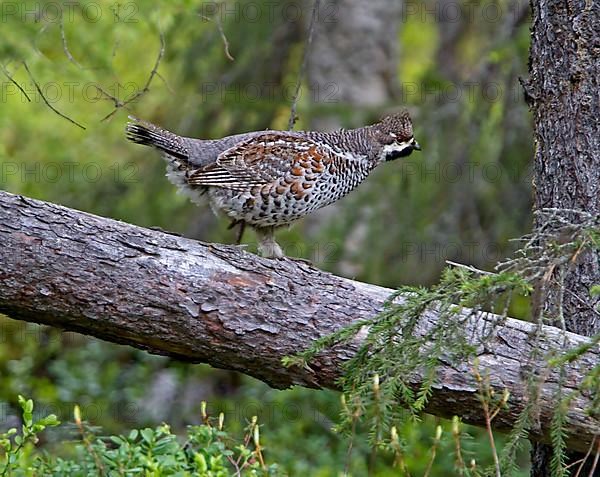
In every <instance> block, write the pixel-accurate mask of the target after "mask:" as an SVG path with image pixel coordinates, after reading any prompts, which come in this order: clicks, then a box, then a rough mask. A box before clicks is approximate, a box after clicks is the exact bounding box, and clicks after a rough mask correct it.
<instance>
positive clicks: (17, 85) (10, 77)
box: [0, 63, 31, 103]
mask: <svg viewBox="0 0 600 477" xmlns="http://www.w3.org/2000/svg"><path fill="white" fill-rule="evenodd" d="M0 69H2V73H4V76H6V77H7V78H8V81H10V82H11V83H12V84H14V85H15V86H16V87H17V88H18V89H19V91H20V92H21V93H22V94H23V95H24V96H25V97H26V98H27V101H29V102H30V103H31V98H30V97H29V95H28V94H27V93H26V92H25V90H24V89H23V88H22V87H21V85H20V84H19V83H17V82H16V81H15V79H14V78H13V77H12V76H11V75H10V73H9V72H8V70H7V69H6V67H5V66H4V65H3V64H2V63H0Z"/></svg>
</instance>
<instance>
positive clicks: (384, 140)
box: [126, 111, 421, 258]
mask: <svg viewBox="0 0 600 477" xmlns="http://www.w3.org/2000/svg"><path fill="white" fill-rule="evenodd" d="M129 119H130V122H129V123H128V124H127V127H126V137H127V138H128V139H129V140H130V141H132V142H134V143H137V144H142V145H145V146H151V147H153V148H155V149H157V150H159V151H160V152H161V153H162V155H163V158H164V159H165V160H166V162H167V174H166V175H167V177H168V179H169V180H170V181H171V182H172V183H173V184H174V185H175V186H177V188H178V189H179V190H180V191H181V192H183V193H184V194H186V195H187V196H188V197H189V198H190V199H191V200H192V201H193V202H195V203H196V204H199V205H200V204H202V201H203V196H204V195H207V196H208V201H209V204H210V206H211V208H212V209H213V211H214V212H215V213H216V214H217V215H221V214H223V215H225V216H226V217H228V218H229V219H231V221H232V222H231V225H230V228H232V227H234V226H236V225H239V226H240V229H239V230H240V232H239V235H238V243H239V241H240V240H241V234H242V233H243V231H244V227H245V226H246V225H248V226H250V227H252V228H253V229H254V230H255V232H256V234H257V238H258V252H259V253H260V255H262V256H263V257H267V258H284V253H283V250H282V249H281V247H280V246H279V244H278V243H277V242H276V241H275V237H274V232H275V230H276V229H277V228H279V227H282V226H286V225H289V224H291V223H292V222H294V221H296V220H298V219H300V218H302V217H304V216H306V215H308V214H309V213H311V212H313V211H315V210H317V209H320V208H322V207H325V206H327V205H329V204H332V203H333V202H336V201H338V200H339V199H341V198H342V197H344V196H345V195H346V194H348V193H349V192H350V191H352V190H353V189H354V188H356V187H357V186H358V185H359V184H360V183H362V182H363V181H364V180H365V179H366V178H367V176H368V175H369V174H370V173H371V172H372V171H373V170H374V169H375V168H376V167H377V166H378V165H380V164H383V163H385V162H390V161H393V160H395V159H399V158H404V157H407V156H409V155H410V154H411V153H412V152H413V151H420V150H421V147H420V145H419V143H418V142H417V141H416V140H415V137H414V135H413V127H412V120H411V118H410V115H409V113H408V112H407V111H401V112H398V113H395V114H391V115H387V116H385V117H383V118H382V119H381V120H380V121H378V122H376V123H374V124H371V125H368V126H364V127H360V128H356V129H341V130H337V131H333V132H321V131H277V130H264V131H252V132H247V133H242V134H236V135H233V136H227V137H223V138H221V139H196V138H191V137H183V136H179V135H177V134H175V133H172V132H170V131H167V130H165V129H163V128H161V127H159V126H156V125H154V124H152V123H149V122H146V121H143V120H141V119H138V118H136V117H133V116H130V117H129Z"/></svg>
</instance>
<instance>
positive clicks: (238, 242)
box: [227, 220, 247, 248]
mask: <svg viewBox="0 0 600 477" xmlns="http://www.w3.org/2000/svg"><path fill="white" fill-rule="evenodd" d="M236 225H239V228H238V230H237V234H236V235H235V244H236V246H238V247H240V248H246V247H247V245H246V244H242V237H243V236H244V230H246V222H244V221H243V220H233V221H232V222H231V223H230V224H229V227H227V230H231V229H232V228H234V227H235V226H236Z"/></svg>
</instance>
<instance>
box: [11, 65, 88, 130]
mask: <svg viewBox="0 0 600 477" xmlns="http://www.w3.org/2000/svg"><path fill="white" fill-rule="evenodd" d="M22 63H23V66H24V67H25V70H26V71H27V74H28V75H29V79H31V82H32V83H33V84H34V85H35V89H37V92H38V93H39V94H40V96H41V98H42V100H43V101H44V103H46V106H48V107H49V108H50V109H51V110H52V111H54V112H55V113H56V114H58V115H59V116H60V117H61V118H63V119H66V120H67V121H69V122H70V123H71V124H74V125H75V126H77V127H79V128H81V129H83V130H85V126H82V125H81V124H79V123H78V122H77V121H75V120H73V119H71V118H70V117H69V116H67V115H66V114H63V113H61V112H60V111H59V110H58V109H56V108H55V107H54V106H52V105H51V104H50V103H49V102H48V100H47V99H46V96H44V93H43V92H42V88H40V85H39V84H38V83H37V81H36V80H35V78H34V77H33V75H32V74H31V71H30V70H29V67H28V66H27V63H26V62H25V61H23V62H22Z"/></svg>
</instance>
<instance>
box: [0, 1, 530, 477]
mask: <svg viewBox="0 0 600 477" xmlns="http://www.w3.org/2000/svg"><path fill="white" fill-rule="evenodd" d="M0 5H1V7H0V15H1V19H0V21H1V23H2V26H1V28H2V42H0V62H1V63H2V65H3V69H4V72H5V73H8V75H10V76H12V77H13V78H14V80H15V81H16V82H17V83H19V85H20V86H21V87H23V89H24V90H25V91H24V92H22V91H19V89H18V88H17V87H16V86H15V84H14V83H12V82H11V81H10V80H9V78H8V77H7V76H3V73H2V72H1V71H0V78H2V79H0V82H1V85H2V88H1V90H0V94H1V96H0V98H1V100H0V187H2V189H5V190H8V191H9V192H13V193H17V194H23V195H27V196H30V197H35V198H39V199H43V200H47V201H51V202H56V203H59V204H63V205H66V206H69V207H73V208H77V209H80V210H84V211H87V212H91V213H94V214H99V215H102V216H107V217H113V218H117V219H120V220H123V221H127V222H131V223H134V224H138V225H141V226H146V227H151V226H158V227H161V228H163V229H165V230H169V231H173V232H177V233H180V234H183V235H185V236H188V237H192V238H195V239H198V240H202V241H207V242H223V243H231V242H233V241H234V233H233V232H232V231H229V230H227V225H228V223H227V222H226V221H223V220H218V219H217V218H215V217H214V216H213V214H212V213H211V212H210V210H209V208H208V207H204V208H198V207H196V206H195V205H193V204H191V203H190V202H189V201H188V200H187V199H186V198H185V197H183V196H181V195H178V194H176V191H175V189H174V187H173V186H172V185H171V184H170V183H169V182H168V181H167V180H166V178H165V177H164V163H163V161H162V160H161V159H160V158H159V156H158V154H156V153H154V152H152V151H149V150H147V149H145V148H141V147H137V146H135V145H133V144H130V143H128V142H127V141H126V140H125V138H124V126H125V123H126V121H127V115H128V114H131V113H133V114H135V115H136V116H138V117H140V118H143V119H147V120H149V121H152V122H154V123H156V124H159V125H162V126H164V127H165V128H167V129H170V130H172V131H174V132H177V133H178V134H182V135H188V136H196V137H203V138H218V137H222V136H225V135H229V134H234V133H239V132H243V131H249V130H259V129H266V128H270V129H287V127H288V120H289V116H290V106H291V103H292V99H293V96H294V91H295V87H296V82H297V78H298V74H299V71H300V69H301V65H302V62H303V54H304V51H305V44H306V36H307V31H308V29H309V24H310V18H311V9H312V5H313V4H312V2H305V1H303V0H290V1H286V0H275V1H269V0H264V1H263V0H252V1H241V0H240V1H222V2H205V1H200V0H182V1H174V2H168V1H166V0H159V1H150V0H135V1H127V0H121V1H119V2H115V1H92V2H84V1H74V2H66V3H61V2H57V1H47V2H46V1H21V2H10V1H3V2H2V3H1V4H0ZM61 12H62V13H61ZM161 35H162V36H163V37H164V56H163V57H162V59H161V61H160V64H159V66H158V69H157V72H158V74H156V75H153V77H152V76H151V72H152V70H153V67H154V65H155V62H156V60H157V57H158V55H159V52H160V50H161ZM528 46H529V9H528V5H527V3H526V2H523V1H521V2H519V1H512V0H510V1H507V0H497V1H493V0H482V1H469V0H430V1H421V0H406V1H404V2H401V1H399V0H369V1H368V2H367V1H360V0H337V1H331V0H323V1H322V2H321V8H320V10H319V11H318V13H317V17H316V24H315V30H314V37H313V41H312V44H311V46H310V49H309V57H308V62H307V67H306V71H305V75H304V78H303V81H302V89H301V94H300V97H299V100H298V111H297V112H298V121H297V123H296V125H295V128H296V129H312V128H316V129H334V128H338V127H356V126H362V125H364V124H368V123H370V122H374V121H376V120H377V119H379V117H381V116H382V115H383V114H385V113H387V112H390V111H395V110H397V109H400V108H403V107H406V108H408V109H409V110H410V111H411V114H412V117H413V122H414V124H415V137H416V138H417V140H418V141H419V143H420V144H421V146H422V149H423V150H422V152H421V153H417V154H413V155H412V156H411V157H410V158H408V159H405V160H403V161H402V162H400V161H396V162H394V163H391V164H386V165H384V166H383V167H381V168H379V169H378V170H377V171H376V172H375V173H374V174H373V175H372V176H371V177H370V178H369V179H368V180H367V181H366V183H365V184H363V185H362V186H361V187H360V188H359V189H357V191H355V192H354V193H353V194H350V195H349V196H348V197H347V198H346V199H344V200H342V201H340V202H339V203H337V204H335V205H333V206H330V207H328V208H326V209H324V210H321V211H319V212H318V213H315V214H314V215H312V216H311V217H309V218H307V219H305V220H303V221H301V222H299V223H298V224H297V225H295V226H293V227H292V228H290V229H289V230H283V231H281V232H279V233H278V241H279V243H280V244H282V246H283V248H284V250H285V252H286V253H287V254H288V255H291V256H298V257H303V258H307V259H310V260H311V261H312V262H313V263H315V265H317V266H318V267H320V268H323V269H325V270H329V271H332V272H333V273H336V274H340V275H343V276H347V277H352V278H355V279H358V280H361V281H365V282H370V283H375V284H379V285H384V286H388V287H392V288H393V287H396V286H399V285H401V284H423V285H427V284H431V283H433V282H435V281H436V280H437V278H438V277H439V274H440V272H441V270H442V268H443V267H444V265H445V261H446V260H453V261H457V262H461V263H467V264H472V265H474V266H476V267H479V268H483V269H490V268H492V267H493V265H494V264H495V262H496V261H497V260H499V259H501V258H502V257H504V256H506V255H507V254H509V253H510V251H511V249H512V245H511V242H510V239H511V238H514V237H518V236H520V235H522V234H523V233H526V232H527V231H529V230H530V228H531V217H530V215H531V214H530V211H531V177H530V166H531V157H532V139H531V127H530V121H531V118H530V116H529V114H528V111H527V107H526V105H525V103H524V101H523V98H522V92H521V88H520V85H519V81H518V79H519V77H520V76H526V74H527V55H528ZM23 61H25V63H26V65H27V67H28V68H29V70H30V72H31V76H30V75H29V74H28V72H27V70H26V68H25V66H24V64H23ZM32 77H33V79H35V81H36V82H37V84H38V86H39V87H40V89H41V91H42V93H43V95H44V97H45V98H46V100H48V102H49V103H50V104H51V105H52V107H54V108H56V109H57V110H58V111H60V112H61V113H63V114H65V115H67V116H68V117H70V118H72V119H73V120H75V121H77V122H78V123H80V124H81V125H83V126H85V128H86V129H85V130H84V129H82V128H80V127H77V126H76V125H74V124H71V123H69V122H68V121H67V120H66V119H64V118H62V117H60V116H59V115H57V114H55V113H54V112H53V111H52V110H51V109H50V108H49V107H48V106H47V105H46V104H45V102H44V99H43V98H42V96H41V95H40V93H39V91H38V90H37V88H36V86H35V84H34V82H33V79H32ZM151 77H152V81H151V83H150V85H149V88H148V90H147V91H145V89H144V88H145V86H146V84H147V81H148V79H150V78H151ZM102 91H103V92H102ZM25 93H26V95H27V96H28V97H29V98H30V99H31V101H28V99H27V97H26V95H25ZM138 93H141V94H139V95H138ZM136 95H137V97H136V98H135V99H134V100H133V101H131V102H130V103H128V104H127V105H126V107H121V108H118V110H117V111H115V110H114V108H115V99H117V100H118V101H120V102H121V103H122V102H126V101H127V100H128V99H132V98H133V97H134V96H136ZM111 97H112V98H111ZM107 116H108V117H107ZM245 240H246V243H248V247H249V250H251V251H253V250H256V247H255V243H254V242H255V237H254V236H252V235H251V233H248V234H247V236H246V238H245ZM132 286H135V284H132ZM525 308H526V307H525V306H523V310H524V309H525ZM523 310H520V309H515V310H513V311H512V314H513V315H517V316H522V317H523V314H524V313H525V312H524V311H523ZM19 393H20V394H23V395H26V396H29V397H32V398H34V400H35V401H36V404H37V406H38V408H39V409H40V413H44V414H47V413H49V412H54V413H56V414H58V415H59V417H60V418H62V420H67V421H68V420H71V416H72V409H73V405H74V404H75V403H78V404H79V405H80V406H81V409H82V413H83V415H84V418H85V419H87V420H88V421H89V422H90V423H91V424H93V425H95V426H99V427H101V428H102V431H103V432H112V433H118V432H126V431H127V430H128V429H130V428H133V427H140V426H146V425H151V426H154V425H156V424H158V423H160V422H162V421H165V422H169V423H170V424H171V425H172V428H173V429H174V430H178V429H179V430H181V429H183V428H184V427H185V425H187V424H190V423H197V422H198V421H199V412H200V411H199V408H200V402H201V401H202V400H206V401H208V403H209V411H210V412H211V414H217V413H218V412H219V411H224V412H225V413H226V420H227V422H228V425H229V429H232V428H233V429H236V428H237V429H242V428H243V427H244V426H245V425H246V422H247V420H248V419H250V418H251V416H253V415H258V416H259V420H260V422H262V423H263V424H264V429H263V430H262V436H263V440H264V445H265V446H266V451H265V452H266V455H267V458H268V460H270V461H277V462H278V463H279V464H280V465H282V466H283V468H284V469H286V470H287V471H288V472H289V474H290V475H311V476H336V475H341V474H342V473H343V470H344V467H345V465H346V463H347V461H348V460H350V463H349V469H350V471H351V473H352V474H353V475H366V473H367V471H366V468H367V461H368V455H369V453H370V450H369V448H368V445H367V444H366V436H365V435H363V434H360V430H359V435H358V437H357V438H356V439H355V440H354V449H353V452H352V454H351V455H350V457H348V455H347V453H348V439H347V438H346V437H345V436H342V435H339V434H337V433H335V432H333V431H332V426H334V425H335V423H336V420H337V416H338V414H339V412H340V404H339V402H340V401H339V399H340V398H339V395H338V394H337V393H334V392H329V391H312V390H306V389H292V390H287V391H275V390H272V389H270V388H268V387H267V386H266V385H264V384H262V383H261V382H258V381H256V380H253V379H251V378H248V377H246V376H243V375H240V374H237V373H232V372H227V371H220V370H214V369H210V368H208V367H206V366H202V365H188V364H181V363H177V362H175V361H172V360H170V359H167V358H163V357H157V356H151V355H148V354H146V353H144V352H141V351H137V350H134V349H132V348H128V347H124V346H118V345H114V344H110V343H105V342H101V341H98V340H95V339H91V338H88V337H85V336H82V335H77V334H74V333H61V332H59V331H58V330H55V329H51V328H46V327H38V326H35V325H31V324H25V323H22V322H18V321H13V320H10V319H8V318H6V317H2V316H0V416H1V417H0V426H1V427H2V428H8V427H12V426H14V425H15V423H17V422H18V418H17V416H18V414H19V413H18V406H17V405H16V396H17V394H19ZM438 423H441V424H442V426H443V428H444V430H445V433H444V436H443V438H442V444H441V447H440V450H438V458H437V460H436V462H435V465H434V468H433V470H432V474H431V475H450V473H449V472H450V469H452V466H453V455H452V453H451V449H452V446H453V443H452V440H451V438H450V434H451V433H450V430H449V429H450V426H449V423H448V422H446V421H440V420H437V419H434V418H429V417H426V418H424V420H423V422H422V423H418V424H417V423H415V424H412V425H407V426H406V428H405V429H403V435H404V437H405V438H406V439H407V442H408V444H409V449H410V453H409V454H408V456H407V457H408V459H409V460H408V464H409V468H410V469H411V471H412V473H413V475H422V474H423V472H424V469H425V467H426V465H427V462H428V460H429V454H428V452H429V448H430V446H431V442H432V439H433V436H434V434H435V426H436V425H437V424H438ZM469 431H470V433H471V434H472V436H473V437H474V439H473V440H471V441H469V442H468V443H467V447H468V448H469V449H470V451H471V452H472V455H471V456H469V457H473V458H475V459H477V461H478V462H480V463H481V465H484V466H485V465H486V464H489V463H490V459H491V454H490V452H489V449H488V447H489V445H488V441H487V439H486V437H485V436H484V433H483V432H482V431H481V430H478V429H475V428H470V429H469ZM56 432H62V433H65V432H68V431H65V430H64V429H63V430H61V431H56ZM70 437H72V436H69V435H68V434H67V435H66V436H64V435H61V436H56V435H53V434H52V433H47V434H46V442H44V445H46V446H48V448H53V446H54V448H55V450H56V446H57V445H58V444H55V443H56V442H57V441H58V439H65V438H67V439H68V438H70ZM498 438H499V439H500V440H501V436H498ZM60 446H67V444H60ZM60 449H61V448H59V449H58V451H61V450H60ZM65 452H66V451H65ZM528 465H529V464H528V457H527V455H526V452H524V454H523V462H521V463H520V467H521V469H522V472H523V475H526V474H527V468H528ZM396 472H397V471H396V470H394V469H393V468H392V462H391V459H388V458H386V456H382V458H381V459H379V460H378V462H377V467H376V475H382V476H383V475H397V474H396Z"/></svg>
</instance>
